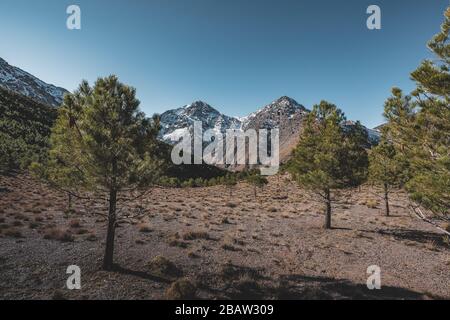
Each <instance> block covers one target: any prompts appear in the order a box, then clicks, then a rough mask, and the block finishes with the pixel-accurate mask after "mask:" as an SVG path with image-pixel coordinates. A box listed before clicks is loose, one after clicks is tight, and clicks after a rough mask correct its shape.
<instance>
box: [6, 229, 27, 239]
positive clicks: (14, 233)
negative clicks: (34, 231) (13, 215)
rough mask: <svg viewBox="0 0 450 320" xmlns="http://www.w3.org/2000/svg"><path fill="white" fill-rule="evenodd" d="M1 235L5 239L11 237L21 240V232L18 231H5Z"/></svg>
mask: <svg viewBox="0 0 450 320" xmlns="http://www.w3.org/2000/svg"><path fill="white" fill-rule="evenodd" d="M3 234H4V235H5V236H7V237H13V238H22V237H23V236H22V232H21V231H20V230H18V229H15V228H12V229H6V230H5V231H4V232H3Z"/></svg>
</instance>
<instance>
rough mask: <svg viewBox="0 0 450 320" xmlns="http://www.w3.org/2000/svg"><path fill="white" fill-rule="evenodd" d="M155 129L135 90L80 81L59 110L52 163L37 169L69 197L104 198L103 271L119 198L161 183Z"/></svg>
mask: <svg viewBox="0 0 450 320" xmlns="http://www.w3.org/2000/svg"><path fill="white" fill-rule="evenodd" d="M158 130H159V121H158V119H157V118H156V117H154V119H147V118H145V116H144V114H143V113H142V112H140V111H139V100H137V99H136V91H135V89H134V88H131V87H129V86H127V85H125V84H122V83H120V82H119V80H118V78H117V77H115V76H109V77H106V78H99V79H98V80H97V81H96V83H95V85H94V86H93V87H90V86H89V84H88V83H87V82H86V81H83V82H82V83H81V85H80V87H79V89H78V90H77V91H75V92H74V93H73V94H68V95H66V96H65V98H64V103H63V105H62V106H61V107H60V109H59V114H58V119H57V121H56V124H55V126H54V128H53V130H52V135H51V139H50V140H51V149H50V155H49V157H50V159H49V162H48V163H47V164H46V165H44V166H41V170H42V171H43V172H44V174H43V175H45V176H46V177H47V179H48V181H50V182H51V183H52V184H53V185H54V186H58V187H60V188H61V189H63V190H67V191H68V192H70V193H71V194H78V193H79V192H82V191H90V193H91V194H96V195H99V197H101V196H102V195H105V196H104V197H105V198H106V199H107V200H108V202H109V211H108V229H107V238H106V249H105V255H104V260H103V268H104V269H105V270H111V269H112V268H113V253H114V238H115V228H116V219H117V217H116V214H117V201H118V195H119V194H121V193H122V192H123V193H124V194H125V192H131V191H135V190H142V189H144V188H148V187H149V186H150V185H152V184H153V183H157V182H158V181H159V177H160V174H161V170H162V167H163V165H164V163H163V161H162V160H160V159H161V158H162V157H160V155H159V154H158V152H159V149H158V147H157V143H156V137H157V133H158ZM125 199H126V198H124V199H123V200H125Z"/></svg>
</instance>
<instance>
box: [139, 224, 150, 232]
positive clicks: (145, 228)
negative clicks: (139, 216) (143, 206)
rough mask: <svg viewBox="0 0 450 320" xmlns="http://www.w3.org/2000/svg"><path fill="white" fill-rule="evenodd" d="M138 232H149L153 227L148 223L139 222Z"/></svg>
mask: <svg viewBox="0 0 450 320" xmlns="http://www.w3.org/2000/svg"><path fill="white" fill-rule="evenodd" d="M138 228H139V232H143V233H150V232H153V229H152V228H151V226H150V224H149V223H141V224H139V225H138Z"/></svg>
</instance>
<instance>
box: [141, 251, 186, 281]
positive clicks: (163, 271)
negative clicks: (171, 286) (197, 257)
mask: <svg viewBox="0 0 450 320" xmlns="http://www.w3.org/2000/svg"><path fill="white" fill-rule="evenodd" d="M148 267H149V271H150V272H151V274H153V275H156V276H159V277H162V278H177V277H179V276H181V275H182V271H181V270H180V269H179V268H178V267H177V266H176V265H175V264H174V263H173V262H172V261H170V260H169V259H167V258H164V257H162V256H156V257H155V258H153V260H152V261H150V263H149V264H148Z"/></svg>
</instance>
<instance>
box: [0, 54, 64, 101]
mask: <svg viewBox="0 0 450 320" xmlns="http://www.w3.org/2000/svg"><path fill="white" fill-rule="evenodd" d="M0 86H2V87H4V88H7V89H9V90H12V91H14V92H17V93H20V94H22V95H24V96H27V97H29V98H31V99H34V100H36V101H38V102H40V103H43V104H46V105H50V106H53V107H58V106H60V105H61V103H62V99H63V96H64V94H65V93H66V92H67V90H66V89H63V88H59V87H56V86H54V85H52V84H47V83H45V82H44V81H42V80H40V79H38V78H36V77H35V76H33V75H31V74H29V73H28V72H25V71H23V70H22V69H19V68H17V67H14V66H11V65H9V64H8V63H7V62H6V61H5V60H3V59H2V58H0Z"/></svg>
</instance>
